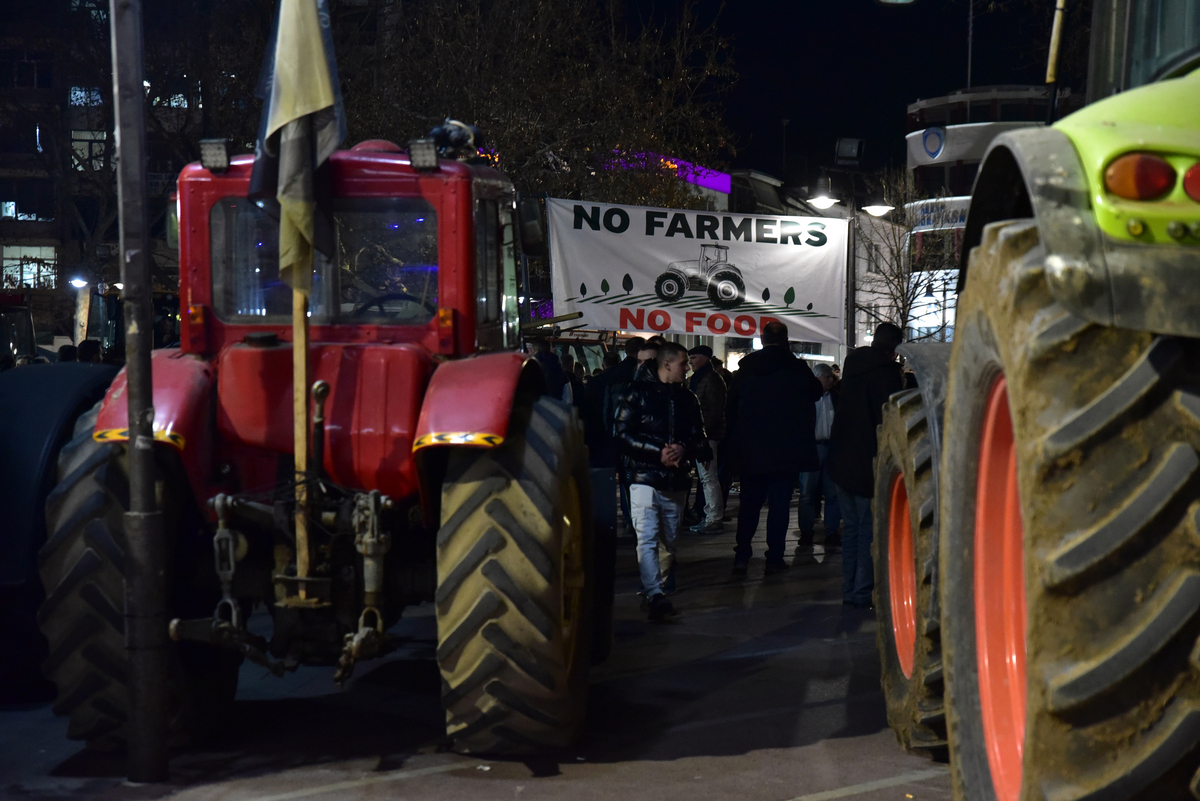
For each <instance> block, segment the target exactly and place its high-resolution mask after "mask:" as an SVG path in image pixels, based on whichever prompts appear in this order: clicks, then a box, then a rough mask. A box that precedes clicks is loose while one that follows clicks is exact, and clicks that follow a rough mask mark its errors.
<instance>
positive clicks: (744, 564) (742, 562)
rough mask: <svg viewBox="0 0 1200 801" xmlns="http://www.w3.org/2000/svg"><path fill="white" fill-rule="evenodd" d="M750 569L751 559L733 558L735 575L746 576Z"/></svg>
mask: <svg viewBox="0 0 1200 801" xmlns="http://www.w3.org/2000/svg"><path fill="white" fill-rule="evenodd" d="M749 569H750V560H749V559H734V560H733V575H735V576H744V575H746V571H747V570H749Z"/></svg>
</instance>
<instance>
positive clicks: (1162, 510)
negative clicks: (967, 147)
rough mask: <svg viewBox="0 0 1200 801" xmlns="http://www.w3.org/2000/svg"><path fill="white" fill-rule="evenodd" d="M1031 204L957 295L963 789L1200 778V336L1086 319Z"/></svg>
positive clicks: (956, 632) (951, 672)
mask: <svg viewBox="0 0 1200 801" xmlns="http://www.w3.org/2000/svg"><path fill="white" fill-rule="evenodd" d="M1044 262H1045V258H1044V254H1043V251H1042V248H1041V246H1040V243H1039V236H1038V230H1037V227H1036V225H1035V224H1034V222H1033V221H1031V220H1018V221H1008V222H1002V223H995V224H992V225H989V226H988V227H987V228H986V229H985V230H984V236H983V240H982V244H980V245H979V247H978V248H976V249H975V251H974V252H973V254H972V256H971V264H970V273H969V278H968V282H967V288H966V291H965V292H964V294H963V295H962V297H961V298H960V300H959V306H958V313H957V319H956V326H955V332H954V333H955V341H954V350H953V356H952V358H951V364H950V379H949V391H948V396H947V402H946V421H945V438H944V442H945V445H944V448H943V451H944V458H943V461H942V471H941V480H942V492H941V508H940V513H941V526H940V528H941V542H940V556H941V570H942V573H941V576H940V589H941V602H942V606H943V610H944V614H943V616H942V625H943V632H942V643H943V662H944V668H945V677H946V698H947V724H948V735H949V740H950V751H951V765H952V778H953V783H954V791H955V796H956V798H958V799H981V800H982V799H987V801H993V799H995V800H996V801H1018V799H1020V800H1021V801H1032V799H1048V801H1083V800H1084V799H1088V801H1099V800H1100V799H1103V800H1104V801H1118V799H1120V800H1122V801H1123V800H1124V799H1184V798H1189V797H1196V795H1197V792H1198V791H1200V786H1198V784H1200V774H1197V767H1198V766H1200V649H1198V648H1197V646H1196V642H1197V637H1198V636H1200V531H1198V529H1197V524H1198V522H1200V502H1197V501H1196V498H1197V489H1200V486H1198V483H1197V481H1198V478H1200V476H1198V475H1197V470H1198V468H1200V458H1198V456H1197V448H1200V345H1198V343H1197V342H1195V341H1189V340H1182V339H1178V338H1173V337H1163V336H1156V335H1154V334H1152V333H1144V332H1139V331H1130V330H1121V329H1115V328H1108V327H1104V326H1100V325H1096V324H1092V323H1089V322H1087V321H1085V320H1082V319H1079V318H1077V317H1074V316H1072V315H1071V314H1070V313H1068V312H1067V310H1066V309H1064V308H1063V307H1062V306H1061V305H1060V304H1058V303H1057V302H1056V301H1055V300H1054V298H1053V297H1052V295H1051V293H1050V292H1049V290H1048V288H1047V282H1046V267H1045V264H1044Z"/></svg>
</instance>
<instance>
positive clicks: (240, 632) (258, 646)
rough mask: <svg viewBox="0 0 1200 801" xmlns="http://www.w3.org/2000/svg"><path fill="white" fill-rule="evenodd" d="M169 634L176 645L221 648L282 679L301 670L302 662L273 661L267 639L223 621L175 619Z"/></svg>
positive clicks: (170, 625) (169, 628)
mask: <svg viewBox="0 0 1200 801" xmlns="http://www.w3.org/2000/svg"><path fill="white" fill-rule="evenodd" d="M167 631H168V633H169V634H170V637H171V639H172V640H174V641H175V642H182V641H184V640H187V641H190V642H202V643H205V644H206V645H214V646H216V647H218V648H227V649H229V650H231V651H240V652H241V653H242V655H243V656H245V657H246V658H247V659H249V660H250V661H251V662H253V663H254V664H256V665H262V666H263V667H265V668H266V669H267V670H269V671H271V674H272V675H274V676H282V675H283V674H284V673H289V672H291V671H294V670H296V668H298V667H300V661H299V660H297V659H293V658H291V657H288V658H286V659H283V660H276V659H272V658H271V657H270V656H269V655H268V654H267V647H268V646H267V641H266V640H265V639H263V638H262V637H259V636H258V635H257V634H251V633H250V632H248V631H246V630H245V629H241V628H237V627H235V626H234V625H233V624H232V623H229V622H227V621H224V620H217V619H215V618H209V617H205V618H199V619H196V620H180V619H179V618H175V619H174V620H172V621H171V622H170V624H169V625H168V628H167Z"/></svg>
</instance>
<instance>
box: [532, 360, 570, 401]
mask: <svg viewBox="0 0 1200 801" xmlns="http://www.w3.org/2000/svg"><path fill="white" fill-rule="evenodd" d="M533 360H534V361H535V362H537V363H538V364H540V365H541V366H542V370H543V372H544V373H545V375H546V394H547V395H549V396H550V397H552V398H554V399H555V400H562V396H563V387H565V386H566V385H567V371H566V370H564V369H562V364H561V363H560V362H559V361H558V357H557V356H555V355H554V354H553V353H551V352H549V351H539V352H538V353H535V354H533Z"/></svg>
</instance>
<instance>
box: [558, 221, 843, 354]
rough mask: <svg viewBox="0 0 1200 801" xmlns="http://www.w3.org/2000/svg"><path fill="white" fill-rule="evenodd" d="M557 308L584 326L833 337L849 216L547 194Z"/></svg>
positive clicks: (838, 328)
mask: <svg viewBox="0 0 1200 801" xmlns="http://www.w3.org/2000/svg"><path fill="white" fill-rule="evenodd" d="M546 210H547V213H548V215H549V218H550V259H551V268H552V272H553V289H554V314H555V316H557V315H561V314H568V313H571V312H577V311H578V312H583V318H582V319H581V320H579V321H578V323H572V325H576V324H580V323H581V324H585V325H586V326H587V327H588V328H596V329H604V330H613V329H616V330H620V331H638V332H641V333H646V334H661V333H667V332H670V333H677V334H699V335H704V336H713V335H716V336H738V337H752V336H757V335H758V333H759V332H760V331H761V330H762V327H763V326H764V325H766V323H768V322H770V321H771V320H772V319H774V320H779V321H781V322H783V323H786V324H787V327H788V335H789V337H790V338H791V339H793V340H802V341H806V342H841V341H842V340H843V333H844V331H845V325H844V319H845V308H846V244H847V241H848V237H847V231H848V229H849V221H848V220H842V219H837V218H827V217H761V216H752V215H745V214H727V213H723V212H704V211H680V210H678V209H655V208H646V207H643V206H614V205H608V204H604V203H586V202H582V203H581V202H575V201H572V200H555V199H549V200H547V201H546Z"/></svg>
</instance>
